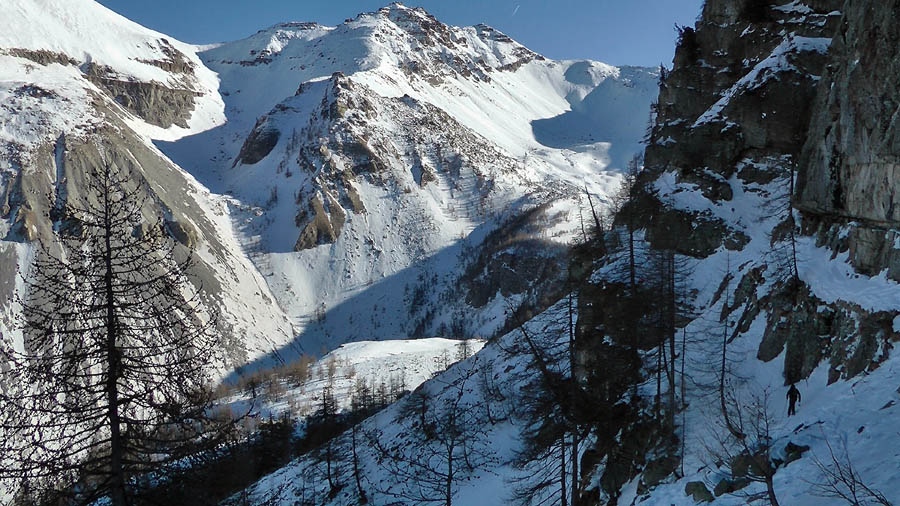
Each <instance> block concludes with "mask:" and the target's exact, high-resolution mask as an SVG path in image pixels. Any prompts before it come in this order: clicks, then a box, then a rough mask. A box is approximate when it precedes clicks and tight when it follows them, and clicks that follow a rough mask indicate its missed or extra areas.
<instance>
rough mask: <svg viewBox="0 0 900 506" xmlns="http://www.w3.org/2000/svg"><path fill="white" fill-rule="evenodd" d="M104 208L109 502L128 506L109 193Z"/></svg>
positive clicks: (115, 505)
mask: <svg viewBox="0 0 900 506" xmlns="http://www.w3.org/2000/svg"><path fill="white" fill-rule="evenodd" d="M103 208H104V211H106V213H105V215H104V217H103V225H104V246H105V248H106V250H105V251H104V252H103V258H104V263H105V265H104V269H105V273H104V277H103V281H104V285H105V292H106V293H105V297H106V301H105V303H106V322H105V324H106V366H107V368H108V369H107V376H106V402H107V417H108V419H109V433H110V436H109V444H110V448H109V468H110V469H109V471H110V474H111V476H110V500H111V501H112V505H113V506H125V504H126V500H125V469H124V467H123V465H122V459H123V457H124V453H125V450H124V445H123V443H122V432H121V420H120V418H119V389H118V380H119V374H120V365H121V363H120V358H119V349H118V347H117V343H116V338H117V337H118V336H117V334H118V328H117V326H116V308H115V298H114V294H113V267H112V222H111V216H110V215H111V213H112V211H111V209H110V202H109V193H108V192H107V193H105V194H104V195H103Z"/></svg>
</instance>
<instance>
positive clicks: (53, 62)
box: [0, 0, 657, 365]
mask: <svg viewBox="0 0 900 506" xmlns="http://www.w3.org/2000/svg"><path fill="white" fill-rule="evenodd" d="M2 14H3V15H2V16H0V29H2V35H0V61H2V64H0V72H2V73H3V76H4V77H3V79H2V81H0V82H2V85H3V89H2V90H0V93H2V94H3V99H4V100H3V102H2V104H3V105H2V108H3V109H2V112H0V113H2V118H3V120H2V129H0V133H2V142H3V144H4V146H3V151H4V152H5V153H6V154H7V156H5V157H4V158H3V159H2V160H0V164H2V166H0V168H2V172H3V174H4V176H3V186H2V189H3V195H4V197H3V202H4V204H5V206H4V208H3V211H4V218H5V220H4V221H3V223H4V225H3V226H4V227H5V239H4V242H3V248H4V251H5V252H6V253H5V257H6V259H7V260H6V261H5V262H6V263H5V264H4V265H6V268H5V269H4V271H3V272H5V274H4V276H5V279H6V280H7V281H6V282H5V286H6V287H7V288H6V289H5V296H4V300H6V301H7V302H6V303H5V307H6V315H7V318H6V324H5V327H6V329H7V331H6V332H5V334H7V335H12V334H14V333H15V330H14V327H15V325H14V324H13V323H12V322H13V320H14V318H15V314H16V310H15V308H13V307H12V306H11V304H12V303H11V302H9V301H11V300H13V299H12V294H13V292H14V286H15V283H14V279H15V272H17V271H18V272H27V266H28V263H29V261H28V259H29V258H30V255H31V254H32V252H33V250H34V248H33V241H35V240H37V239H51V238H52V234H53V232H52V231H53V226H52V225H53V223H52V220H50V219H49V218H48V217H47V209H49V206H50V205H51V203H50V202H45V199H44V198H43V196H44V195H47V194H51V193H52V194H54V195H65V194H69V195H77V194H78V188H77V187H78V185H79V183H78V181H79V178H78V174H80V173H83V171H84V170H86V169H87V168H88V167H90V166H92V165H99V164H104V163H113V164H116V165H119V166H123V167H127V168H129V169H131V170H134V171H135V172H136V173H138V174H141V176H142V177H144V178H146V180H147V181H148V182H149V183H150V187H151V188H152V189H153V193H154V195H153V196H152V197H153V201H154V202H156V205H157V206H158V210H159V211H160V212H161V213H162V214H163V215H164V216H165V217H166V222H167V226H168V228H169V229H170V233H171V234H172V235H173V237H176V238H178V239H179V240H180V241H181V242H182V243H184V245H185V246H186V247H193V248H196V249H197V250H198V252H199V254H200V255H199V256H200V259H201V260H202V262H200V264H199V265H198V266H197V268H196V271H197V272H195V275H196V279H198V280H199V281H200V282H202V283H203V286H204V293H205V294H206V296H207V297H208V298H209V300H208V302H209V303H210V304H211V305H215V306H217V307H220V308H221V310H222V311H223V313H224V315H223V316H224V317H223V318H222V320H221V325H220V326H221V330H222V332H221V335H222V339H223V342H224V345H225V346H226V348H228V349H229V350H230V351H231V355H232V357H233V363H234V364H235V365H237V364H240V363H242V362H244V361H247V360H253V359H255V358H259V357H262V356H267V357H271V356H272V355H273V354H277V353H278V350H282V351H290V352H293V351H296V350H301V349H302V350H305V351H307V352H313V353H319V352H320V351H321V350H322V348H323V347H325V348H327V349H333V348H335V347H336V346H337V345H339V344H341V343H343V342H347V341H353V340H361V339H390V338H397V339H403V338H407V337H420V336H425V335H445V336H462V335H467V336H489V335H492V334H493V333H495V332H496V331H498V330H500V329H502V328H503V327H504V326H505V325H506V324H507V320H508V317H509V315H510V314H512V313H513V312H516V311H518V312H520V313H523V314H524V312H525V311H529V310H534V309H536V308H540V307H544V306H546V305H547V304H548V303H549V302H550V301H551V300H552V299H553V297H554V296H555V294H558V293H559V292H560V291H561V289H562V286H563V283H564V282H565V277H566V268H565V260H564V259H565V255H566V254H567V249H568V244H569V243H571V241H572V240H573V239H575V238H576V237H577V236H579V235H580V234H581V233H582V223H583V222H584V221H585V220H587V221H589V219H587V218H586V216H585V215H588V213H589V211H588V205H587V202H586V201H585V199H584V193H585V192H590V193H591V194H592V196H593V197H594V199H595V201H597V202H599V201H602V200H603V199H604V198H605V197H606V195H607V194H608V193H609V191H610V190H611V189H612V188H615V187H617V186H618V183H619V179H620V176H619V171H620V169H621V168H622V167H623V166H624V164H625V161H626V160H627V159H629V158H630V156H631V155H632V154H633V153H635V152H637V151H639V150H640V145H639V142H640V139H641V138H642V136H643V135H644V129H645V124H646V121H647V119H648V118H649V106H650V102H651V100H652V97H653V95H654V94H655V83H656V79H657V75H656V73H655V72H654V71H651V70H648V69H642V68H627V67H626V68H616V67H611V66H608V65H605V64H602V63H598V62H591V61H566V62H556V61H551V60H548V59H546V58H544V57H542V56H540V55H538V54H536V53H534V52H533V51H530V50H528V49H527V48H525V47H523V46H521V45H520V44H518V43H516V42H515V41H513V40H512V39H510V38H509V37H507V36H505V35H504V34H502V33H500V32H498V31H497V30H494V29H492V28H490V27H487V26H483V25H479V26H476V27H467V28H458V27H450V26H447V25H444V24H442V23H440V22H439V21H437V20H436V19H435V18H433V17H432V16H431V15H429V14H428V13H427V12H425V11H423V10H422V9H413V8H408V7H405V6H403V5H401V4H391V5H390V6H388V7H385V8H383V9H380V10H378V11H376V12H372V13H365V14H360V15H359V16H357V17H356V18H355V19H352V20H348V21H347V22H345V23H344V24H342V25H340V26H337V27H324V26H320V25H317V24H314V23H284V24H279V25H276V26H274V27H271V28H269V29H265V30H261V31H260V32H258V33H256V34H254V35H253V36H251V37H248V38H247V39H244V40H240V41H235V42H231V43H225V44H219V45H214V46H205V47H196V46H191V45H188V44H183V43H181V42H178V41H177V40H174V39H172V38H171V37H167V36H165V35H163V34H159V33H157V32H153V31H152V30H148V29H146V28H143V27H141V26H139V25H137V24H135V23H133V22H131V21H129V20H127V19H125V18H123V17H121V16H119V15H117V14H115V13H113V12H112V11H110V10H108V9H106V8H104V7H102V6H100V5H99V4H97V3H96V2H93V1H89V0H75V1H61V0H58V1H55V0H15V1H12V2H4V4H3V6H2Z"/></svg>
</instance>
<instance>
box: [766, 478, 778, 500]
mask: <svg viewBox="0 0 900 506" xmlns="http://www.w3.org/2000/svg"><path fill="white" fill-rule="evenodd" d="M772 478H773V477H772V475H771V474H769V475H768V476H766V494H767V495H768V496H769V504H770V505H771V506H780V505H779V504H778V498H777V497H775V484H774V483H773V482H772Z"/></svg>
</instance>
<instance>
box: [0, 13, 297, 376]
mask: <svg viewBox="0 0 900 506" xmlns="http://www.w3.org/2000/svg"><path fill="white" fill-rule="evenodd" d="M224 121H225V116H224V106H223V102H222V99H221V96H220V94H219V92H218V81H217V78H216V75H215V73H213V72H212V71H211V70H209V69H208V68H206V67H205V66H204V65H203V63H202V62H201V60H200V59H199V58H198V56H197V55H196V48H194V47H192V46H189V45H186V44H182V43H180V42H178V41H175V40H173V39H171V38H169V37H167V36H165V35H163V34H160V33H157V32H154V31H152V30H148V29H146V28H144V27H141V26H139V25H137V24H135V23H133V22H131V21H129V20H127V19H125V18H123V17H121V16H119V15H117V14H115V13H114V12H112V11H110V10H108V9H106V8H104V7H102V6H100V5H99V4H97V3H96V2H93V1H90V0H74V1H70V0H64V1H63V0H39V1H38V0H13V1H9V2H3V5H2V6H0V152H2V153H3V155H2V156H0V194H2V220H0V235H2V240H0V251H2V261H0V263H2V269H0V270H2V274H0V277H2V285H3V289H2V305H3V314H4V318H3V322H2V334H3V335H4V336H5V337H6V338H7V339H9V338H10V336H12V339H13V341H14V342H15V341H16V339H15V335H16V332H17V331H18V329H17V324H16V317H17V316H16V315H17V310H16V307H15V297H14V293H15V290H16V286H17V285H18V284H19V283H18V280H17V276H18V275H19V274H23V275H24V274H26V273H27V272H28V267H29V265H30V261H31V259H32V257H33V255H34V254H36V253H37V252H39V250H38V249H37V248H35V244H36V242H37V241H44V242H46V243H52V242H53V240H54V233H55V232H54V221H53V220H52V219H51V218H50V217H49V214H48V211H49V210H50V209H51V207H53V206H59V205H61V201H60V199H77V198H79V197H78V196H79V195H81V194H83V185H84V175H85V174H87V171H88V170H89V169H90V168H91V167H96V166H102V165H104V164H111V165H115V166H117V167H120V168H121V169H123V170H128V171H129V172H130V173H131V174H132V175H133V176H134V177H136V178H143V179H144V180H146V182H147V183H148V185H149V188H150V189H151V192H152V195H149V196H148V197H150V200H149V202H152V204H150V205H151V207H153V210H152V213H153V214H156V215H162V216H163V217H164V218H165V223H166V228H167V229H168V231H169V233H170V234H171V235H172V236H173V237H174V238H176V239H177V240H178V241H179V242H180V243H182V244H183V245H184V246H185V247H193V248H194V249H195V250H196V253H197V255H196V257H197V260H198V262H197V263H196V266H195V267H194V269H193V272H192V279H193V280H195V281H196V282H197V283H201V284H202V286H203V287H204V292H203V293H204V295H203V297H204V299H205V303H206V304H207V305H208V306H209V307H213V308H222V309H221V313H222V316H221V319H220V320H219V330H220V335H221V339H222V344H223V347H224V348H225V349H226V350H227V352H228V355H229V357H230V362H231V363H232V364H234V365H238V364H241V363H243V362H245V361H246V360H249V359H252V358H254V357H257V356H259V355H261V354H265V353H270V352H272V350H274V349H277V348H278V347H280V346H283V345H284V344H285V343H288V342H290V340H291V339H292V338H293V336H294V331H293V330H292V327H291V323H290V321H289V320H288V319H287V317H286V316H285V315H284V313H283V312H282V311H281V310H280V309H279V308H278V305H277V304H275V303H274V302H273V300H274V298H273V296H272V295H271V293H270V290H269V288H268V285H267V284H266V282H265V280H264V279H263V277H262V276H261V275H260V274H259V272H258V271H257V269H256V267H255V266H254V265H253V264H252V263H251V262H250V260H249V259H248V258H247V257H246V255H244V254H243V252H242V249H241V246H240V239H239V237H238V235H237V234H236V233H235V231H234V229H233V227H232V219H231V217H230V212H231V209H230V207H229V205H228V204H227V199H226V198H224V197H222V196H220V195H216V194H213V193H211V192H210V191H209V189H207V188H205V187H204V186H203V185H202V184H201V183H199V182H198V181H197V180H196V179H195V178H194V177H193V176H191V175H190V174H188V173H187V172H185V171H184V170H182V169H181V168H180V167H178V166H177V165H175V164H174V163H172V161H171V160H169V159H168V158H167V157H166V156H165V155H163V154H162V153H161V152H160V151H159V150H158V149H156V147H155V146H154V145H153V144H152V142H151V140H150V139H151V137H152V138H166V139H175V138H178V137H180V136H183V135H186V134H189V133H196V132H200V131H203V130H205V129H208V128H211V127H212V126H214V125H217V124H221V123H223V122H224ZM48 196H52V197H48ZM57 219H58V218H57ZM148 219H150V218H148Z"/></svg>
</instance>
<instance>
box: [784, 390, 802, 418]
mask: <svg viewBox="0 0 900 506" xmlns="http://www.w3.org/2000/svg"><path fill="white" fill-rule="evenodd" d="M800 399H801V396H800V390H797V386H796V385H794V384H793V383H791V388H790V389H788V392H787V400H788V416H792V415H794V414H796V413H797V403H798V402H800Z"/></svg>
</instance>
